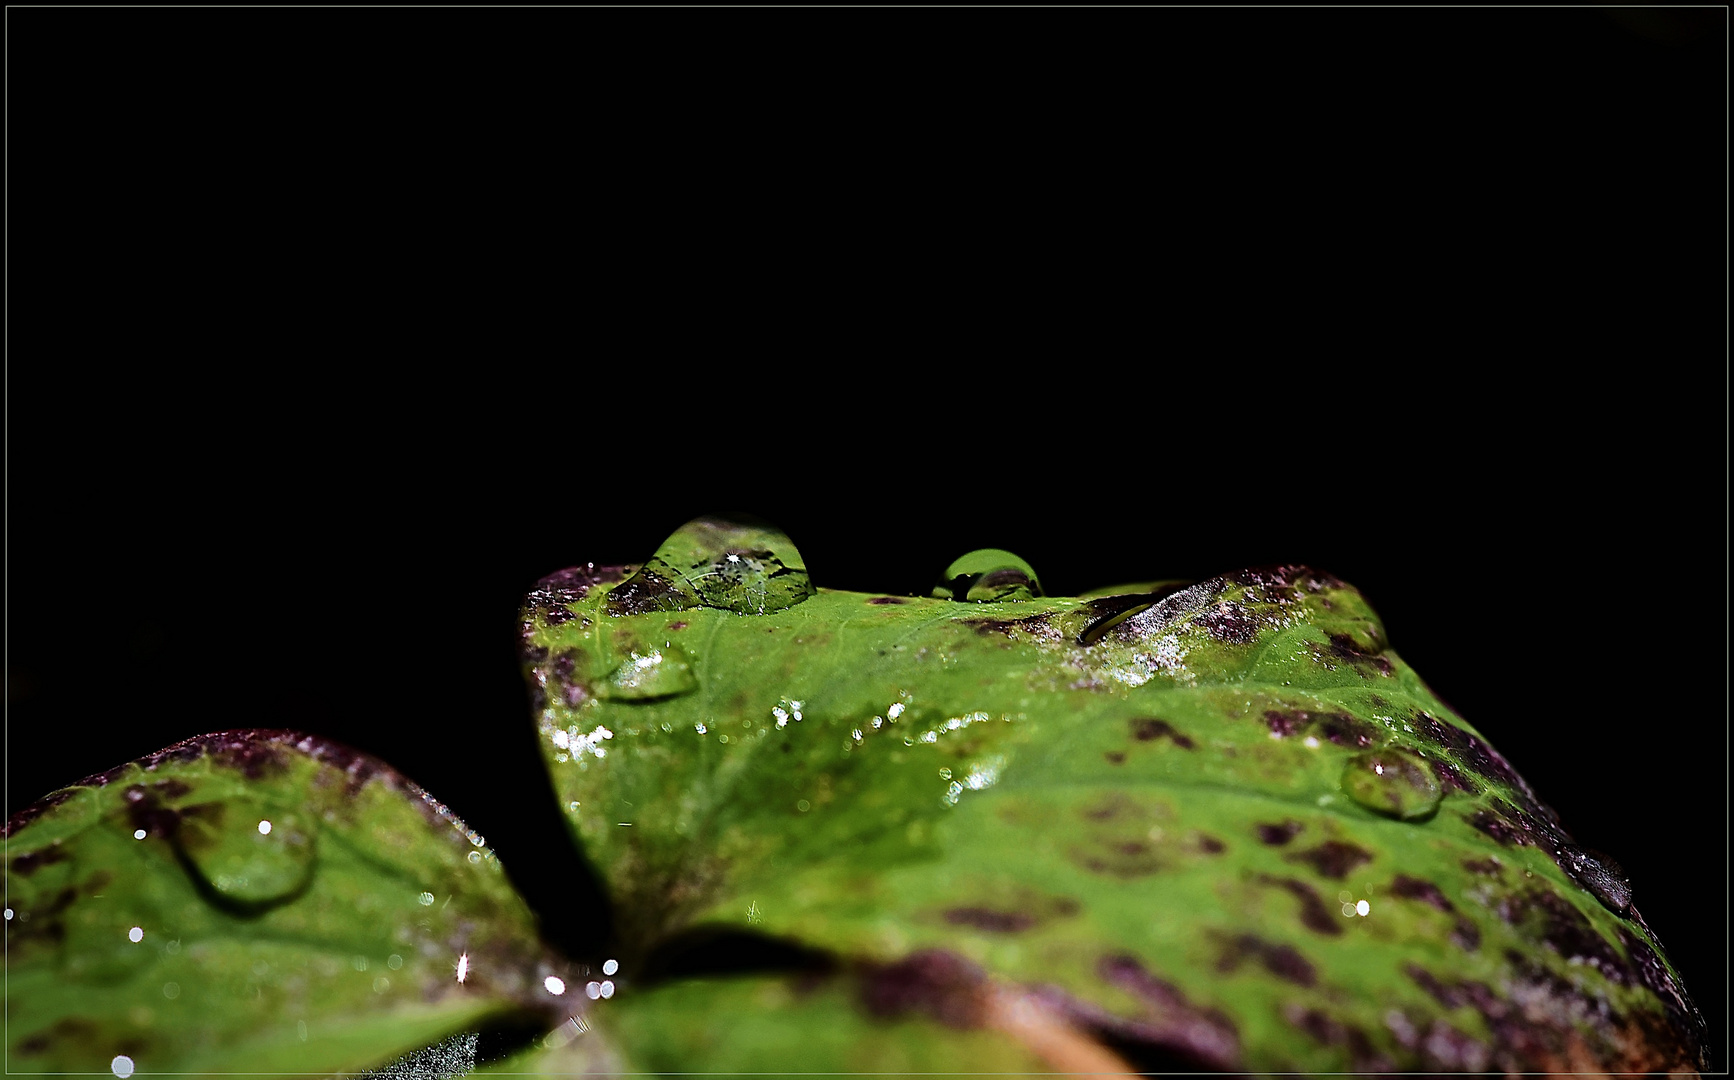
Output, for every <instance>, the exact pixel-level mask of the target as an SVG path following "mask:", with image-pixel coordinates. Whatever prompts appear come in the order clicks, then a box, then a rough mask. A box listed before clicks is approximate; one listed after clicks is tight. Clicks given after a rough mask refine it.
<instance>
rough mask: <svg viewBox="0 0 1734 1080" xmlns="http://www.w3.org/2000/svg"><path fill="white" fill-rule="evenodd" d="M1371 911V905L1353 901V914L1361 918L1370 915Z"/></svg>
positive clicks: (1363, 901) (1361, 901)
mask: <svg viewBox="0 0 1734 1080" xmlns="http://www.w3.org/2000/svg"><path fill="white" fill-rule="evenodd" d="M1372 910H1373V905H1371V904H1369V903H1367V902H1366V901H1365V900H1356V901H1355V914H1356V915H1363V916H1364V915H1369V914H1371V913H1372Z"/></svg>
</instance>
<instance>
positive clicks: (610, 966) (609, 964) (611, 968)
mask: <svg viewBox="0 0 1734 1080" xmlns="http://www.w3.org/2000/svg"><path fill="white" fill-rule="evenodd" d="M619 970H620V961H618V960H604V961H602V974H604V975H612V974H614V973H615V972H616V971H619Z"/></svg>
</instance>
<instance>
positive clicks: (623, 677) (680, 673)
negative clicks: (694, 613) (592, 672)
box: [596, 645, 698, 701]
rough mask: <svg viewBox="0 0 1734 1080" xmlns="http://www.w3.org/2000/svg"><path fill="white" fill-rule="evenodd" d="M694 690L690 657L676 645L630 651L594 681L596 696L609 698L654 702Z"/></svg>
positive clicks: (693, 676)
mask: <svg viewBox="0 0 1734 1080" xmlns="http://www.w3.org/2000/svg"><path fill="white" fill-rule="evenodd" d="M696 689H698V678H697V677H696V676H695V675H693V673H692V659H691V658H690V657H688V656H687V655H686V651H685V650H684V649H682V648H681V647H680V646H679V645H670V646H665V647H664V648H660V649H651V650H649V651H648V652H634V653H632V654H631V655H629V656H628V657H627V658H626V660H625V661H624V662H623V663H621V665H620V666H619V667H617V668H615V669H614V670H613V671H611V672H609V673H608V676H607V678H605V679H603V680H602V681H601V682H600V683H598V684H597V687H596V693H597V696H598V697H604V698H607V699H609V700H610V701H656V700H659V699H662V698H671V697H679V696H680V695H681V694H690V693H692V691H694V690H696Z"/></svg>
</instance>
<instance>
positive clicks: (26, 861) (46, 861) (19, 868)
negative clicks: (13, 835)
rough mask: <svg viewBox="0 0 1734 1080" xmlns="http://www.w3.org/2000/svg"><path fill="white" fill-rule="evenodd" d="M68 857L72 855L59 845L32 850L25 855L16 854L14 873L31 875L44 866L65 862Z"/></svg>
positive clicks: (13, 866) (13, 861) (12, 867)
mask: <svg viewBox="0 0 1734 1080" xmlns="http://www.w3.org/2000/svg"><path fill="white" fill-rule="evenodd" d="M68 858H70V856H69V855H67V854H66V852H65V851H62V850H61V849H60V848H59V847H45V848H43V849H42V850H41V851H32V852H28V853H26V854H23V855H17V856H14V857H13V859H12V863H11V869H12V872H13V873H14V874H22V875H23V876H25V877H29V876H30V875H31V874H34V873H36V871H38V870H40V869H41V868H42V867H44V866H51V865H53V864H54V863H57V862H65V861H66V860H67V859H68Z"/></svg>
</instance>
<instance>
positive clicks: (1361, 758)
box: [1342, 746, 1444, 821]
mask: <svg viewBox="0 0 1734 1080" xmlns="http://www.w3.org/2000/svg"><path fill="white" fill-rule="evenodd" d="M1342 789H1343V793H1344V794H1345V795H1347V796H1348V797H1349V798H1351V799H1353V800H1354V801H1355V802H1356V803H1359V804H1360V805H1361V806H1364V807H1366V808H1367V809H1368V810H1371V811H1373V812H1374V813H1377V814H1384V815H1385V816H1387V817H1394V818H1400V819H1402V820H1404V821H1415V820H1419V819H1421V818H1425V817H1427V816H1429V815H1431V814H1432V813H1433V811H1434V810H1437V809H1438V808H1439V800H1440V798H1441V797H1442V796H1443V794H1444V792H1443V791H1441V789H1440V787H1439V781H1438V779H1437V778H1435V777H1434V775H1433V770H1431V769H1429V768H1428V767H1427V763H1426V762H1424V761H1422V760H1421V759H1420V758H1418V757H1416V756H1415V755H1414V754H1412V753H1410V752H1409V751H1407V750H1399V749H1397V748H1396V747H1392V746H1387V747H1384V748H1382V749H1379V750H1372V751H1368V752H1367V753H1365V754H1357V755H1356V756H1354V757H1352V758H1350V759H1349V762H1348V764H1347V765H1345V766H1344V767H1343V776H1342Z"/></svg>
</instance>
